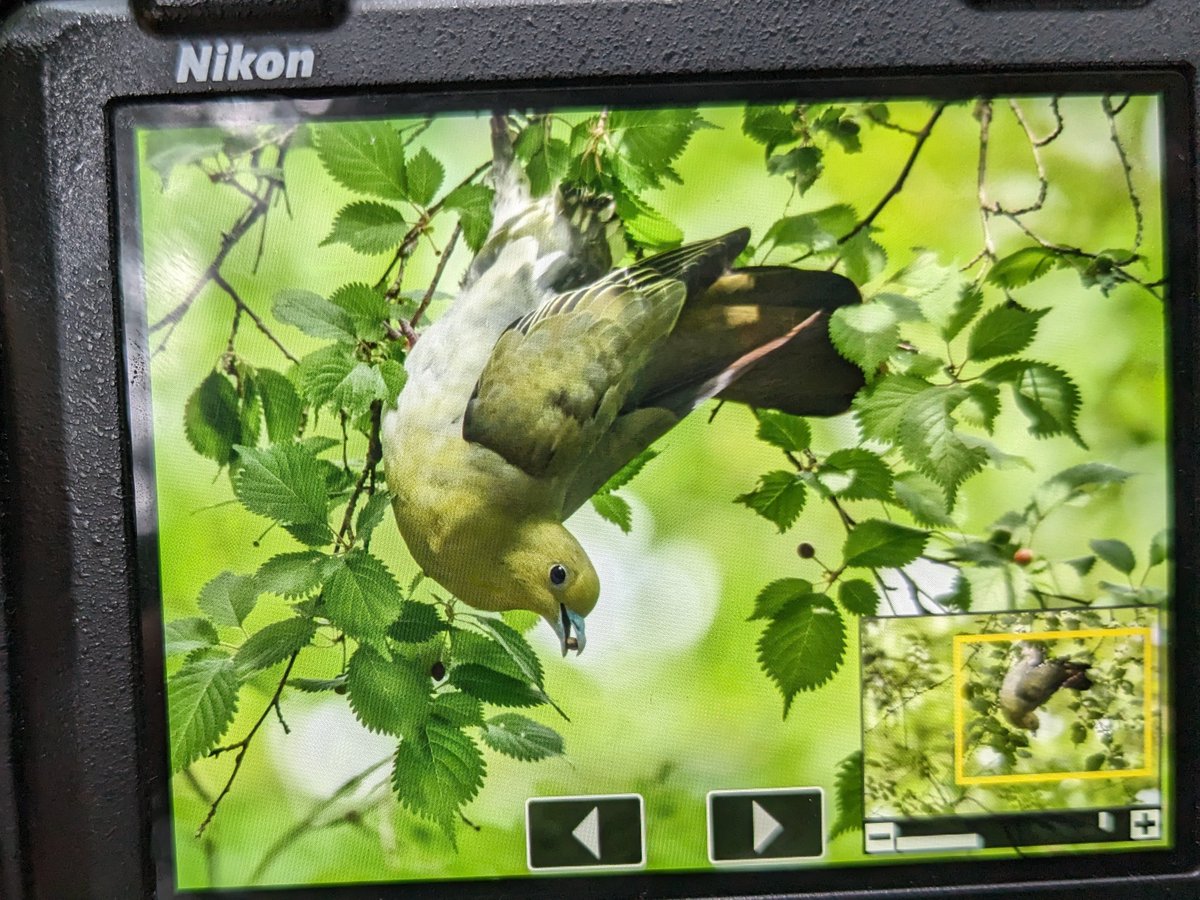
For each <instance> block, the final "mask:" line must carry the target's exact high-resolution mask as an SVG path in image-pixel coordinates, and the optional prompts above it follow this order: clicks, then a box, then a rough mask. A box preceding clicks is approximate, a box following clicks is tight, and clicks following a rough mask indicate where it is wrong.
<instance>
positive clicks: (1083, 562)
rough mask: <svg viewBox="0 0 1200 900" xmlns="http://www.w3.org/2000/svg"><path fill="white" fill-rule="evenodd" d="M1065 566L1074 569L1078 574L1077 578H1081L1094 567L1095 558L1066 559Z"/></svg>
mask: <svg viewBox="0 0 1200 900" xmlns="http://www.w3.org/2000/svg"><path fill="white" fill-rule="evenodd" d="M1067 565H1068V566H1070V567H1071V568H1072V569H1074V570H1075V571H1076V572H1077V573H1078V574H1079V577H1080V578H1082V577H1084V576H1085V575H1087V574H1088V573H1089V572H1091V571H1092V569H1094V568H1095V567H1096V557H1094V556H1077V557H1076V558H1075V559H1068V560H1067Z"/></svg>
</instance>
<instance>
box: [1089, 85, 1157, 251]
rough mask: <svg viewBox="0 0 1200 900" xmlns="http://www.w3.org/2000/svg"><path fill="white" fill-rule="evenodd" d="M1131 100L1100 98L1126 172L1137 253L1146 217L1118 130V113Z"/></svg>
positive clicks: (1110, 133)
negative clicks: (1113, 102) (1118, 100)
mask: <svg viewBox="0 0 1200 900" xmlns="http://www.w3.org/2000/svg"><path fill="white" fill-rule="evenodd" d="M1128 102H1129V98H1128V97H1126V98H1125V100H1124V102H1122V103H1121V105H1120V106H1118V107H1114V106H1113V105H1112V98H1111V97H1109V96H1105V97H1101V98H1100V105H1101V107H1102V108H1103V109H1104V115H1105V116H1106V117H1107V118H1108V133H1109V137H1110V138H1112V142H1113V146H1114V147H1116V148H1117V157H1118V158H1119V159H1120V160H1121V171H1122V172H1124V173H1125V189H1126V190H1127V191H1128V192H1129V204H1130V206H1132V207H1133V219H1134V222H1135V233H1134V238H1133V247H1131V248H1130V249H1131V250H1132V251H1133V252H1134V253H1137V250H1138V248H1139V247H1140V246H1142V237H1143V236H1144V233H1145V230H1146V223H1145V219H1144V218H1143V216H1142V201H1141V199H1140V198H1139V197H1138V194H1137V190H1136V189H1135V188H1134V186H1133V166H1131V165H1130V164H1129V156H1128V154H1126V152H1125V145H1124V143H1122V141H1121V133H1120V132H1119V131H1118V130H1117V115H1118V113H1120V112H1121V110H1123V109H1124V108H1125V105H1126V104H1127V103H1128Z"/></svg>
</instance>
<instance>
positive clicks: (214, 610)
mask: <svg viewBox="0 0 1200 900" xmlns="http://www.w3.org/2000/svg"><path fill="white" fill-rule="evenodd" d="M257 601H258V585H257V583H256V582H255V578H254V576H253V575H235V574H234V573H233V572H222V573H221V574H220V575H218V576H216V577H215V578H213V579H212V580H211V581H209V582H208V584H206V585H204V587H202V588H200V596H199V598H198V599H197V601H196V605H197V606H199V607H200V610H201V612H203V613H204V614H205V615H206V616H208V617H209V618H210V619H211V620H212V621H213V622H215V623H216V624H218V625H227V626H230V627H237V626H239V625H241V624H242V622H244V621H245V620H246V616H248V615H250V611H251V610H252V609H254V604H255V603H256V602H257Z"/></svg>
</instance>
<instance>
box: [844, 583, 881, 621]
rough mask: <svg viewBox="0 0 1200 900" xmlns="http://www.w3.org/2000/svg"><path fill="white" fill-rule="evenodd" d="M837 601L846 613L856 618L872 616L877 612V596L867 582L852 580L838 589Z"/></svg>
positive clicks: (873, 588)
mask: <svg viewBox="0 0 1200 900" xmlns="http://www.w3.org/2000/svg"><path fill="white" fill-rule="evenodd" d="M838 600H840V601H841V603H842V606H843V608H845V610H846V612H849V613H853V614H854V615H856V616H873V615H875V613H876V612H878V610H879V595H878V594H877V593H876V592H875V587H874V586H873V585H872V584H871V583H870V582H869V581H863V580H862V579H861V578H853V579H851V580H850V581H843V582H842V584H841V587H839V588H838Z"/></svg>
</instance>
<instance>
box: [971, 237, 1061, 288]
mask: <svg viewBox="0 0 1200 900" xmlns="http://www.w3.org/2000/svg"><path fill="white" fill-rule="evenodd" d="M1062 264H1063V257H1062V254H1060V253H1059V252H1058V251H1057V250H1051V249H1049V248H1048V247H1025V248H1024V249H1022V250H1018V251H1017V252H1016V253H1012V254H1010V255H1008V256H1006V257H1004V258H1003V259H1000V260H998V261H997V262H996V264H995V265H994V266H992V268H991V269H990V270H989V271H988V274H987V280H988V281H989V282H991V283H992V284H995V285H998V286H1000V287H1002V288H1017V287H1023V286H1024V285H1027V284H1029V283H1030V282H1032V281H1036V280H1037V279H1039V278H1041V277H1042V276H1043V275H1045V274H1047V273H1048V272H1050V271H1052V270H1053V269H1055V268H1057V267H1058V266H1060V265H1062Z"/></svg>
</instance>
